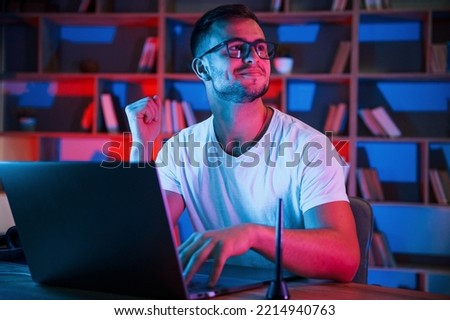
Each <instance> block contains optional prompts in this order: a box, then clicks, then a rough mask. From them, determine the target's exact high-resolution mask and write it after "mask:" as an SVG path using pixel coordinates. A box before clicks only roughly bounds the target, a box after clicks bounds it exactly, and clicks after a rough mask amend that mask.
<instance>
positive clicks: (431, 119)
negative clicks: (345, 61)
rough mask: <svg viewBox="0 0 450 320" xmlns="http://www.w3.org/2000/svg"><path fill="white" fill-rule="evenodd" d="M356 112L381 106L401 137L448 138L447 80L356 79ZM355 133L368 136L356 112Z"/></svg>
mask: <svg viewBox="0 0 450 320" xmlns="http://www.w3.org/2000/svg"><path fill="white" fill-rule="evenodd" d="M358 87H359V93H358V97H359V101H358V111H360V110H361V109H363V108H373V107H377V106H384V107H385V108H386V110H387V111H388V113H389V114H390V116H391V118H392V119H393V121H394V122H395V124H396V125H397V126H398V127H399V129H400V131H401V132H402V136H404V137H433V138H438V137H441V138H444V137H450V108H449V99H450V82H448V81H445V78H444V79H443V80H439V78H435V79H430V80H425V79H423V80H417V81H416V80H412V79H406V80H404V81H402V80H401V79H388V80H382V79H379V80H376V79H373V80H367V79H365V80H360V81H359V86H358ZM358 136H371V133H370V131H369V130H368V129H367V128H366V126H365V125H364V123H363V122H362V120H361V117H360V116H359V115H358Z"/></svg>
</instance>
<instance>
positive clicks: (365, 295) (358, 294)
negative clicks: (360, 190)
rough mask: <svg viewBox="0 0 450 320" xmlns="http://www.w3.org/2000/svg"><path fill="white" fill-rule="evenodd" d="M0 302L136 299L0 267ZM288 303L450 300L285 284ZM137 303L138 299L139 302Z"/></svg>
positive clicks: (254, 293)
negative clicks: (59, 283) (54, 283)
mask: <svg viewBox="0 0 450 320" xmlns="http://www.w3.org/2000/svg"><path fill="white" fill-rule="evenodd" d="M0 275H1V276H0V300H1V299H8V300H11V299H18V300H24V299H27V300H40V299H49V300H51V299H58V300H63V299H73V300H77V299H84V300H95V299H102V300H114V299H120V300H127V299H136V298H133V297H129V296H121V295H116V294H109V293H101V292H94V291H83V290H76V289H68V288H57V287H50V286H42V285H39V284H37V283H35V282H33V280H31V277H30V276H29V273H28V268H27V267H26V266H24V265H18V264H9V263H0ZM288 286H289V292H290V294H291V299H300V300H325V299H328V300H344V299H350V300H365V299H366V300H382V299H385V300H398V299H402V300H408V299H420V300H425V299H435V300H448V299H450V296H446V295H437V294H430V293H426V292H422V291H413V290H407V289H393V288H386V287H380V286H373V285H364V284H357V283H335V282H323V281H320V282H319V281H309V282H308V283H305V282H300V281H298V282H288ZM266 292H267V287H261V288H258V289H253V290H248V291H243V292H237V293H233V294H228V295H223V296H220V297H217V298H216V299H219V300H241V299H252V300H261V299H265V295H266ZM138 299H140V298H138Z"/></svg>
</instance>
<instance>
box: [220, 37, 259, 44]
mask: <svg viewBox="0 0 450 320" xmlns="http://www.w3.org/2000/svg"><path fill="white" fill-rule="evenodd" d="M226 41H244V42H249V43H252V42H258V41H266V39H264V38H258V39H256V40H253V41H248V40H246V39H244V38H240V37H235V38H231V39H228V40H226Z"/></svg>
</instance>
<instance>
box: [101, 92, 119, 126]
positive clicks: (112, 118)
mask: <svg viewBox="0 0 450 320" xmlns="http://www.w3.org/2000/svg"><path fill="white" fill-rule="evenodd" d="M100 100H101V105H102V112H103V117H104V120H105V125H106V130H107V131H108V132H110V133H117V132H118V131H119V122H118V121H117V115H116V111H115V110H114V102H113V99H112V96H111V94H110V93H102V94H101V95H100Z"/></svg>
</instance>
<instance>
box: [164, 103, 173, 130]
mask: <svg viewBox="0 0 450 320" xmlns="http://www.w3.org/2000/svg"><path fill="white" fill-rule="evenodd" d="M162 111H163V112H161V114H162V116H163V119H162V120H163V122H162V128H163V130H162V132H166V133H173V132H174V131H173V124H172V101H171V100H170V99H166V100H164V105H163V110H162Z"/></svg>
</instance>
